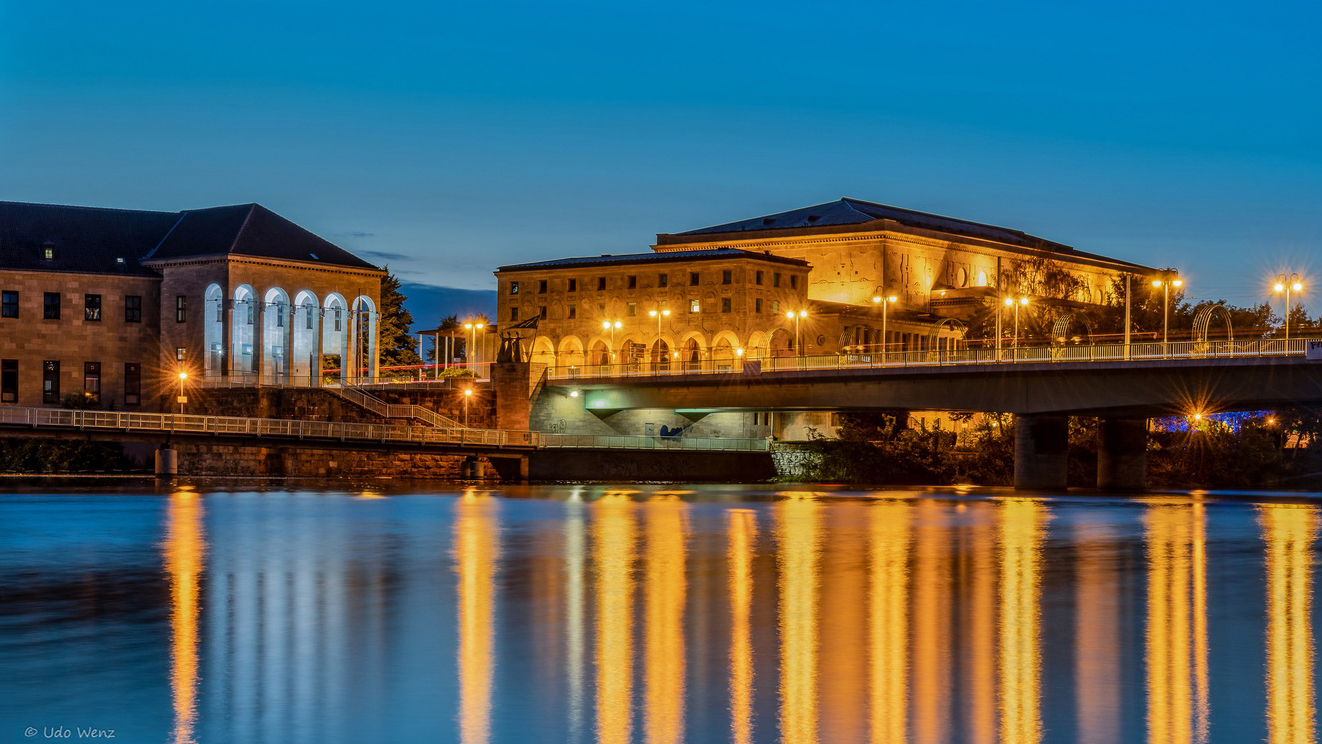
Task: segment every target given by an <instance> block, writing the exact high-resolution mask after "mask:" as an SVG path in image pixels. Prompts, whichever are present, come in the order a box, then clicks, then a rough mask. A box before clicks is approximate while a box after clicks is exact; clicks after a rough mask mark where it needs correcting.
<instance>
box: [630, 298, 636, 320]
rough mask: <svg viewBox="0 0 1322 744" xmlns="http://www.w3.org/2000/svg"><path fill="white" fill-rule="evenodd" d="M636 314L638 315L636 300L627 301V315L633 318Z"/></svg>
mask: <svg viewBox="0 0 1322 744" xmlns="http://www.w3.org/2000/svg"><path fill="white" fill-rule="evenodd" d="M637 315H638V303H636V302H630V303H629V317H630V318H633V317H636V316H637Z"/></svg>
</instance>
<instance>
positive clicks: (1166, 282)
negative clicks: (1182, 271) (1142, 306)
mask: <svg viewBox="0 0 1322 744" xmlns="http://www.w3.org/2000/svg"><path fill="white" fill-rule="evenodd" d="M1152 286H1154V287H1161V289H1162V299H1161V353H1162V354H1166V353H1167V351H1168V349H1167V345H1168V344H1169V343H1170V316H1171V313H1170V309H1171V307H1170V306H1171V287H1175V288H1176V289H1179V288H1180V287H1183V286H1184V280H1182V279H1180V275H1179V272H1177V271H1176V270H1175V269H1166V270H1164V271H1163V272H1162V273H1161V278H1160V279H1153V280H1152Z"/></svg>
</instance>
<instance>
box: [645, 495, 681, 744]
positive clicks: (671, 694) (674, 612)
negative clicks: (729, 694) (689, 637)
mask: <svg viewBox="0 0 1322 744" xmlns="http://www.w3.org/2000/svg"><path fill="white" fill-rule="evenodd" d="M644 509H645V515H646V531H647V548H646V561H647V581H646V584H645V586H644V590H645V592H646V595H645V596H646V599H645V603H646V618H647V620H646V626H645V627H646V632H647V640H646V644H647V646H646V655H647V674H646V684H647V687H646V690H647V692H646V701H647V707H646V719H645V726H646V733H647V741H648V744H679V742H681V741H682V740H683V735H684V595H685V578H684V571H685V563H686V560H685V551H684V541H685V539H686V537H687V532H688V530H687V527H686V523H685V515H684V512H685V511H686V510H687V509H688V506H687V505H686V504H685V503H684V502H683V501H680V500H679V498H678V496H668V495H657V496H654V497H653V498H652V499H650V500H649V501H648V502H647V503H646V505H645V507H644Z"/></svg>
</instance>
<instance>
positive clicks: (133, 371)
mask: <svg viewBox="0 0 1322 744" xmlns="http://www.w3.org/2000/svg"><path fill="white" fill-rule="evenodd" d="M141 402H142V365H141V364H132V363H129V364H125V365H124V404H125V405H129V406H136V405H138V404H139V403H141Z"/></svg>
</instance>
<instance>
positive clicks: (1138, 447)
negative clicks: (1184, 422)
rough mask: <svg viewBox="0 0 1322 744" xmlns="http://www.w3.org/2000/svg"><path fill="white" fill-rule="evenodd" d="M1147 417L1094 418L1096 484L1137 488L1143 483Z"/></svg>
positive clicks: (1145, 484)
mask: <svg viewBox="0 0 1322 744" xmlns="http://www.w3.org/2000/svg"><path fill="white" fill-rule="evenodd" d="M1147 474H1148V420H1147V419H1143V418H1102V419H1098V421H1097V487H1098V488H1106V489H1111V490H1116V491H1141V490H1143V488H1145V487H1146V486H1147Z"/></svg>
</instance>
